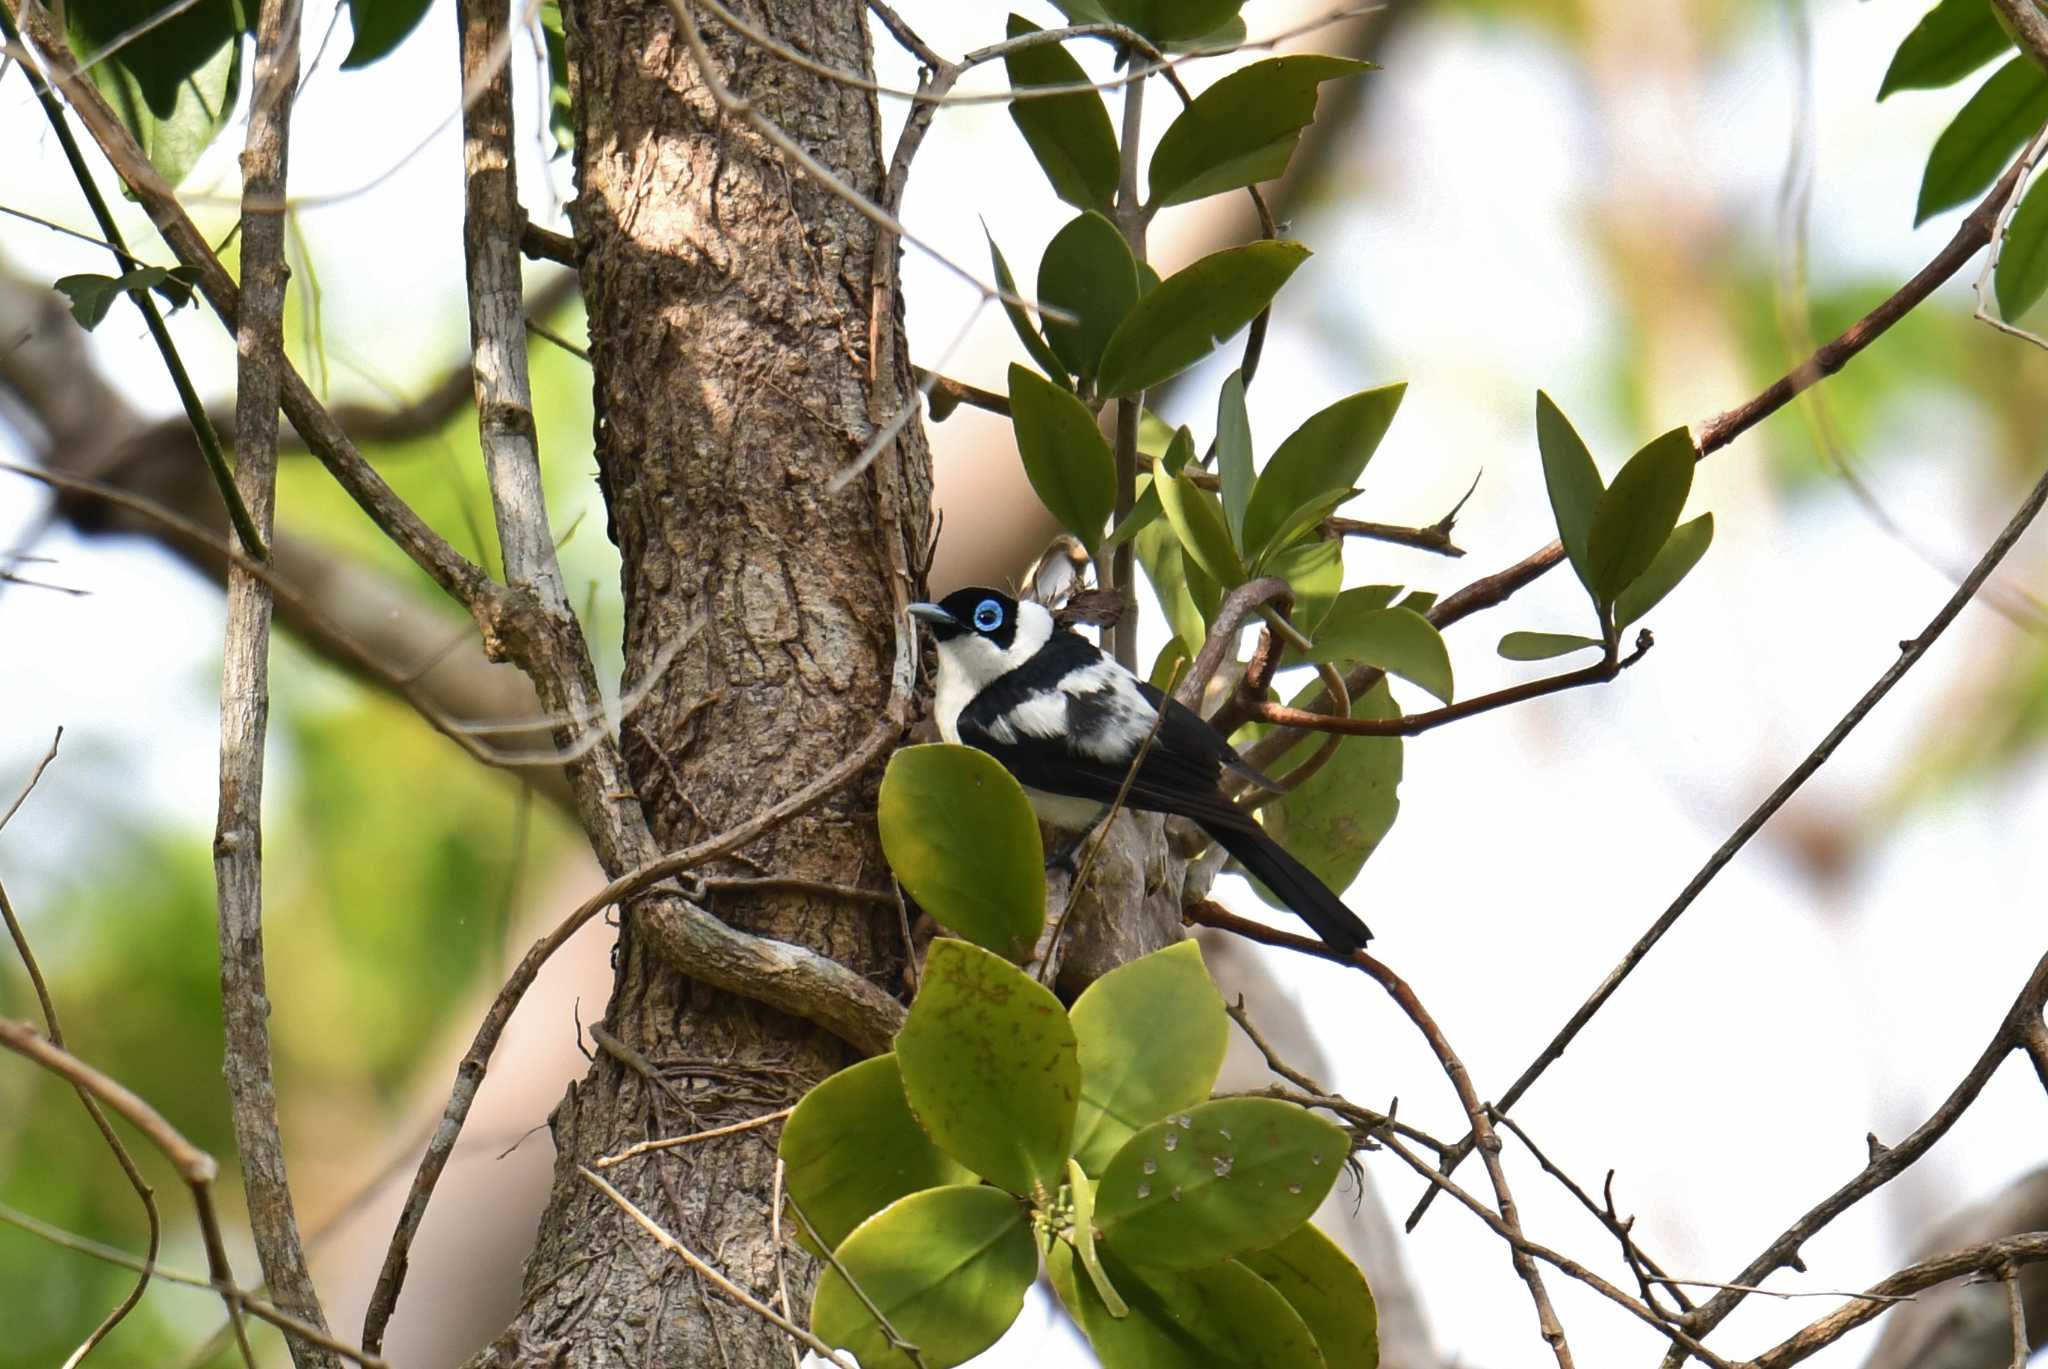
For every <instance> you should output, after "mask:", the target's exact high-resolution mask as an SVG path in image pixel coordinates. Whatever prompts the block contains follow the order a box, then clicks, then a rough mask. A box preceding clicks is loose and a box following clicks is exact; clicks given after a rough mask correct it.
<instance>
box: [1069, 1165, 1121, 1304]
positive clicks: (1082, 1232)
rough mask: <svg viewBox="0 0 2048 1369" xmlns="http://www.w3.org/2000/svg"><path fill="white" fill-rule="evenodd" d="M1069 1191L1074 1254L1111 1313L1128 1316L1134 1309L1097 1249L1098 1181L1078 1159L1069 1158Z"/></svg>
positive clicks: (1097, 1294)
mask: <svg viewBox="0 0 2048 1369" xmlns="http://www.w3.org/2000/svg"><path fill="white" fill-rule="evenodd" d="M1067 1194H1068V1201H1069V1202H1071V1203H1072V1204H1073V1208H1074V1223H1073V1227H1072V1240H1073V1246H1074V1253H1075V1254H1076V1255H1078V1256H1080V1257H1081V1268H1082V1269H1084V1270H1086V1271H1087V1274H1088V1281H1089V1282H1090V1283H1092V1284H1094V1285H1095V1294H1096V1296H1097V1297H1099V1298H1101V1299H1102V1302H1103V1305H1104V1306H1105V1307H1107V1308H1108V1309H1109V1315H1110V1316H1112V1317H1127V1316H1129V1315H1130V1313H1131V1309H1130V1308H1129V1306H1127V1305H1126V1304H1125V1302H1124V1300H1123V1298H1122V1297H1121V1296H1120V1295H1119V1294H1118V1293H1117V1291H1116V1285H1115V1284H1114V1283H1112V1282H1110V1278H1109V1272H1108V1271H1107V1270H1105V1269H1104V1268H1103V1267H1102V1260H1101V1257H1100V1256H1099V1255H1098V1254H1097V1253H1096V1250H1095V1181H1094V1180H1093V1179H1090V1178H1089V1177H1088V1176H1087V1174H1086V1173H1084V1172H1083V1171H1082V1169H1081V1162H1080V1161H1079V1160H1072V1159H1070V1160H1068V1161H1067Z"/></svg>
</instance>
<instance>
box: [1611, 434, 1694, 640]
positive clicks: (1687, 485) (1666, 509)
mask: <svg viewBox="0 0 2048 1369" xmlns="http://www.w3.org/2000/svg"><path fill="white" fill-rule="evenodd" d="M1698 459H1699V457H1698V453H1697V451H1696V450H1695V449H1694V447H1693V445H1692V434H1691V433H1689V432H1687V431H1686V430H1685V429H1684V428H1673V429H1672V430H1671V431H1670V432H1668V433H1664V434H1662V435H1661V436H1658V437H1653V438H1651V439H1650V441H1649V442H1648V443H1647V444H1646V445H1645V446H1644V447H1643V449H1642V450H1641V451H1639V452H1637V453H1636V454H1635V455H1634V456H1632V457H1630V458H1629V459H1628V464H1627V465H1626V466H1623V467H1622V468H1621V472H1620V473H1619V474H1618V475H1616V476H1615V477H1614V483H1613V484H1612V485H1611V486H1609V487H1608V489H1607V492H1606V493H1605V494H1603V495H1601V496H1600V503H1599V504H1598V505H1597V506H1596V507H1595V508H1594V510H1593V527H1592V530H1591V531H1590V532H1588V533H1587V534H1586V568H1587V569H1588V570H1589V571H1591V572H1592V584H1591V585H1590V586H1589V588H1590V589H1591V590H1592V591H1593V597H1594V598H1595V599H1597V600H1599V601H1600V602H1601V603H1603V604H1609V603H1612V602H1614V598H1615V596H1616V595H1618V594H1620V593H1621V592H1622V591H1623V590H1624V589H1627V588H1628V587H1629V584H1630V583H1631V582H1632V581H1634V579H1635V578H1636V577H1637V576H1638V575H1641V574H1642V573H1643V572H1644V571H1646V570H1648V569H1649V567H1650V562H1651V561H1653V560H1655V559H1656V556H1657V553H1658V552H1659V551H1661V550H1662V549H1663V547H1664V542H1665V539H1666V538H1668V537H1670V536H1671V530H1672V529H1673V528H1674V527H1676V526H1677V525H1678V515H1679V514H1680V513H1681V512H1683V511H1684V509H1685V497H1686V495H1687V494H1688V493H1690V492H1691V490H1692V468H1693V465H1694V463H1695V462H1696V461H1697V460H1698Z"/></svg>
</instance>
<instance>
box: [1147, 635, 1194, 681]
mask: <svg viewBox="0 0 2048 1369" xmlns="http://www.w3.org/2000/svg"><path fill="white" fill-rule="evenodd" d="M1193 659H1194V657H1193V656H1192V655H1191V654H1190V653H1189V651H1188V646H1187V643H1186V642H1183V641H1182V640H1181V639H1180V638H1178V637H1172V638H1169V639H1168V640H1167V643H1166V645H1165V646H1163V647H1161V648H1159V654H1158V655H1157V656H1154V657H1153V658H1152V670H1151V673H1149V674H1148V675H1146V676H1145V679H1146V681H1147V682H1148V683H1149V684H1150V685H1151V686H1152V687H1153V688H1154V689H1157V690H1160V691H1162V692H1163V691H1165V690H1168V689H1171V688H1173V686H1174V685H1176V684H1179V683H1180V677H1181V673H1182V672H1184V671H1185V670H1186V669H1187V667H1188V662H1189V661H1191V660H1193Z"/></svg>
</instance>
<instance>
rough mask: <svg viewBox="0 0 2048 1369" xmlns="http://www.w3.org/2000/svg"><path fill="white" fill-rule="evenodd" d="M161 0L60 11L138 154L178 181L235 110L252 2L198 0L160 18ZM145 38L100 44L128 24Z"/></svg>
mask: <svg viewBox="0 0 2048 1369" xmlns="http://www.w3.org/2000/svg"><path fill="white" fill-rule="evenodd" d="M163 8H164V6H163V5H162V4H161V3H160V0H85V2H83V3H73V4H71V5H68V6H65V7H64V8H63V9H62V11H61V13H62V14H63V15H64V22H65V25H66V28H67V32H68V36H69V38H70V40H71V47H72V50H73V51H74V52H76V53H77V54H78V58H79V61H80V62H82V63H90V65H89V66H87V67H86V77H87V79H88V80H90V81H91V82H92V83H93V84H94V85H95V86H97V87H99V91H100V94H102V95H104V96H105V97H106V99H107V103H108V104H109V105H111V106H113V109H114V113H115V115H116V116H117V117H118V118H119V119H120V120H121V123H122V124H123V125H124V126H125V127H126V128H127V130H128V131H129V132H130V133H132V134H134V135H135V141H136V142H137V143H138V144H140V145H141V148H142V151H143V155H144V156H146V157H148V158H149V164H150V165H151V166H153V167H155V168H156V170H157V173H158V174H159V175H161V176H162V177H163V178H164V179H165V180H166V181H168V182H169V183H170V184H171V185H172V186H173V187H175V186H176V185H177V184H178V183H179V182H180V181H182V180H184V179H185V175H186V173H187V172H189V171H190V170H191V169H192V167H193V164H194V163H196V162H197V161H198V160H199V156H200V154H201V153H203V152H204V151H206V149H207V147H208V146H210V145H211V144H212V142H213V140H214V139H215V138H216V137H217V136H219V134H220V131H221V130H222V129H224V128H226V127H227V124H228V121H229V119H231V118H232V117H233V116H234V112H235V99H236V97H237V96H238V95H239V94H240V93H241V88H242V46H243V44H242V34H243V31H244V28H245V24H244V19H245V18H246V19H247V20H249V21H251V22H253V20H254V18H255V10H254V8H253V7H251V8H249V9H247V10H246V11H244V9H243V8H242V7H241V6H239V5H237V4H235V3H233V0H199V3H197V4H194V5H193V6H192V7H191V8H189V9H186V10H183V11H182V12H180V13H176V14H173V15H171V16H170V17H168V18H164V17H163V16H162V14H161V11H162V10H163ZM138 28H141V29H143V30H145V34H144V36H143V37H141V38H138V39H134V40H132V41H128V42H124V43H122V44H121V46H120V47H118V48H115V49H114V51H112V52H111V53H107V54H106V55H104V56H102V50H103V49H105V48H108V47H110V46H112V45H113V44H114V43H116V42H118V41H120V40H121V39H122V38H123V36H124V35H126V34H128V33H129V31H130V30H133V29H138Z"/></svg>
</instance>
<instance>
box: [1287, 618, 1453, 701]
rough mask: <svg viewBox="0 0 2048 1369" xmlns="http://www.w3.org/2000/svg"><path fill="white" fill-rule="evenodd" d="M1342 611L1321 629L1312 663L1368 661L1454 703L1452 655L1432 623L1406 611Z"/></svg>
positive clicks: (1317, 636) (1316, 640)
mask: <svg viewBox="0 0 2048 1369" xmlns="http://www.w3.org/2000/svg"><path fill="white" fill-rule="evenodd" d="M1362 603H1363V601H1358V603H1357V604H1355V605H1347V604H1346V603H1345V602H1344V600H1343V599H1342V598H1341V597H1340V598H1339V600H1338V603H1337V607H1335V608H1333V609H1332V610H1331V611H1330V616H1329V617H1327V618H1325V619H1324V620H1323V625H1322V626H1321V627H1320V628H1318V629H1317V630H1316V639H1315V650H1314V651H1312V652H1310V653H1309V655H1308V659H1309V660H1311V661H1363V662H1365V663H1366V664H1367V665H1371V666H1378V667H1379V668H1380V669H1381V670H1384V671H1386V672H1387V673H1388V674H1389V675H1399V676H1400V677H1401V678H1402V679H1404V680H1406V681H1408V682H1409V683H1410V684H1416V685H1420V686H1422V688H1424V689H1426V690H1428V691H1429V692H1430V693H1432V694H1434V695H1436V697H1437V698H1439V699H1441V700H1443V701H1444V702H1445V703H1449V702H1450V701H1451V692H1452V679H1451V653H1450V652H1449V650H1447V649H1446V648H1445V646H1444V639H1443V635H1442V634H1441V633H1439V632H1438V631H1437V630H1436V627H1435V625H1434V624H1432V623H1431V622H1430V621H1429V619H1427V618H1425V617H1423V616H1422V615H1421V614H1419V613H1417V612H1415V611H1414V610H1413V609H1406V608H1380V609H1367V608H1364V607H1362Z"/></svg>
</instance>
